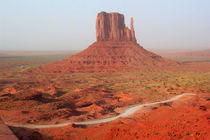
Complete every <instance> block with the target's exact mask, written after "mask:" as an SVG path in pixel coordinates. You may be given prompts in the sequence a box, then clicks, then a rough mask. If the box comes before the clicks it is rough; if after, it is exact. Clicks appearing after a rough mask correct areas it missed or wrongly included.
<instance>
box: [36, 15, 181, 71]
mask: <svg viewBox="0 0 210 140" xmlns="http://www.w3.org/2000/svg"><path fill="white" fill-rule="evenodd" d="M96 39H97V40H96V42H94V43H93V44H92V45H90V46H89V47H88V48H87V49H85V50H84V51H82V52H80V53H78V54H76V55H72V56H70V57H69V58H68V59H65V60H62V61H59V62H55V63H53V64H48V65H44V66H41V67H39V68H38V69H36V70H35V71H38V72H49V73H75V72H81V73H90V72H127V71H139V70H140V71H156V70H161V69H162V68H163V67H165V66H168V65H177V63H176V62H174V61H170V60H167V59H164V58H162V57H161V56H159V55H156V54H154V53H152V52H149V51H147V50H145V49H144V48H143V47H142V46H140V45H139V44H138V43H137V41H136V38H135V32H134V27H133V18H131V25H130V29H129V28H128V27H126V25H125V22H124V16H123V15H122V14H119V13H106V12H101V13H99V14H98V16H97V19H96Z"/></svg>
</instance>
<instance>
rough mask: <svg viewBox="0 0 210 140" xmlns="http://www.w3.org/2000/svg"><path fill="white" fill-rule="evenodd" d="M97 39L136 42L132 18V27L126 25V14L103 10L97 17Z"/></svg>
mask: <svg viewBox="0 0 210 140" xmlns="http://www.w3.org/2000/svg"><path fill="white" fill-rule="evenodd" d="M96 38H97V41H134V42H136V38H135V33H134V29H133V18H131V25H130V29H129V28H128V27H126V26H125V22H124V16H123V15H122V14H119V13H106V12H101V13H99V14H98V16H97V18H96Z"/></svg>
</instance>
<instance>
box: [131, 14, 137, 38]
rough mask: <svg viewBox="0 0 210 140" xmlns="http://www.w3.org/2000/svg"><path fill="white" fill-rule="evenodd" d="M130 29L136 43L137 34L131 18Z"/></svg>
mask: <svg viewBox="0 0 210 140" xmlns="http://www.w3.org/2000/svg"><path fill="white" fill-rule="evenodd" d="M130 29H131V40H132V41H134V42H136V37H135V32H134V28H133V17H132V18H131V25H130Z"/></svg>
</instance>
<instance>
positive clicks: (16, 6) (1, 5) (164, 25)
mask: <svg viewBox="0 0 210 140" xmlns="http://www.w3.org/2000/svg"><path fill="white" fill-rule="evenodd" d="M100 11H106V12H120V13H122V14H124V15H125V20H126V21H125V22H126V25H127V26H129V24H130V23H129V22H130V17H134V29H135V32H136V38H137V40H138V43H139V44H141V45H142V46H143V47H144V48H146V49H149V50H157V49H167V50H177V49H178V50H179V49H183V50H188V49H190V50H195V49H196V50H199V49H208V48H210V0H0V50H81V49H84V48H87V47H88V46H89V45H90V44H91V43H93V42H94V41H95V40H96V37H95V21H96V16H97V13H99V12H100Z"/></svg>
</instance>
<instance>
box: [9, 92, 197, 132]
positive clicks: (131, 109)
mask: <svg viewBox="0 0 210 140" xmlns="http://www.w3.org/2000/svg"><path fill="white" fill-rule="evenodd" d="M192 95H196V94H194V93H183V94H181V95H177V96H175V97H172V98H171V99H168V100H165V101H159V102H153V103H145V104H141V105H136V106H133V107H129V108H127V109H126V110H125V111H124V112H123V113H121V114H119V115H118V116H115V117H110V118H106V119H100V120H92V121H82V122H65V123H60V124H49V125H36V124H29V125H28V124H12V123H9V122H5V124H6V125H8V126H12V127H21V128H55V127H64V126H67V125H70V124H78V125H92V124H100V123H107V122H110V121H113V120H116V119H118V118H125V117H128V116H130V115H132V114H134V113H135V112H136V111H137V110H139V109H140V108H142V107H145V106H152V105H156V104H161V103H167V102H172V101H175V100H177V99H179V98H181V97H183V96H192Z"/></svg>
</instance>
